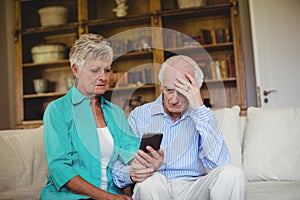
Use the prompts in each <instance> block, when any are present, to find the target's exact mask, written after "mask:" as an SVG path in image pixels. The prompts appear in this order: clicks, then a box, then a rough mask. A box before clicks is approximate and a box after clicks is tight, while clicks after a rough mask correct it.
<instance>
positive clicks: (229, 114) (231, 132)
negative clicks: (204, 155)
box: [214, 106, 242, 167]
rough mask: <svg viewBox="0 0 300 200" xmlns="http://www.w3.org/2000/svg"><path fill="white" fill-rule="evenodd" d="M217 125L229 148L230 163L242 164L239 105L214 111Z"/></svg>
mask: <svg viewBox="0 0 300 200" xmlns="http://www.w3.org/2000/svg"><path fill="white" fill-rule="evenodd" d="M214 113H215V115H216V118H217V120H218V127H219V129H220V130H221V132H222V133H223V136H224V139H225V142H226V144H227V147H228V149H229V153H230V157H231V163H232V164H235V165H237V166H239V167H241V166H242V150H241V148H242V134H241V132H240V117H239V114H240V107H239V106H233V107H232V108H222V109H219V110H215V111H214Z"/></svg>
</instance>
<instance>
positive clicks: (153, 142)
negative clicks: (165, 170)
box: [140, 133, 163, 153]
mask: <svg viewBox="0 0 300 200" xmlns="http://www.w3.org/2000/svg"><path fill="white" fill-rule="evenodd" d="M162 137H163V134H161V133H145V134H144V135H143V137H142V141H141V144H140V149H141V150H143V151H144V152H146V153H148V152H149V151H148V150H147V149H146V146H151V147H152V148H153V149H155V150H156V151H158V150H159V148H160V144H161V141H162Z"/></svg>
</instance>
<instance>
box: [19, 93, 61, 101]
mask: <svg viewBox="0 0 300 200" xmlns="http://www.w3.org/2000/svg"><path fill="white" fill-rule="evenodd" d="M65 94H66V92H47V93H40V94H25V95H23V98H24V99H33V98H42V97H56V96H63V95H65Z"/></svg>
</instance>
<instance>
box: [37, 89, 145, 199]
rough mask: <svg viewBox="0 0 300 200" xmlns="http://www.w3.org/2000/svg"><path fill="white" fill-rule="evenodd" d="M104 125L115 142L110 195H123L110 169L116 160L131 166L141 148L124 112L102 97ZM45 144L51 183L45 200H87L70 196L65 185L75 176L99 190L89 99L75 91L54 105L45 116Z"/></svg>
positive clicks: (97, 147)
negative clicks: (131, 161)
mask: <svg viewBox="0 0 300 200" xmlns="http://www.w3.org/2000/svg"><path fill="white" fill-rule="evenodd" d="M100 98H101V99H100V101H101V108H102V111H103V114H104V119H105V122H106V124H107V126H108V129H109V131H110V133H111V135H112V138H113V140H114V149H113V153H112V156H111V158H110V162H109V164H108V167H107V170H106V173H107V178H108V188H107V191H109V192H111V193H123V190H121V189H120V188H117V187H116V186H115V185H114V183H113V181H112V174H111V165H112V163H114V162H115V161H116V160H120V161H121V162H122V163H126V164H127V163H128V162H129V161H130V160H131V159H132V158H133V157H134V153H135V152H136V151H137V149H138V147H139V141H138V139H137V138H136V136H135V135H134V133H133V132H132V130H131V129H130V127H129V125H128V122H127V118H126V116H125V114H124V112H123V110H122V109H121V108H120V107H118V106H116V105H114V104H112V103H110V102H108V101H106V100H105V99H104V98H103V97H100ZM43 120H44V142H45V152H46V158H47V162H48V168H49V174H48V183H47V185H46V186H45V188H44V190H43V192H42V194H41V198H42V199H51V200H53V199H64V200H66V199H80V198H87V197H85V196H81V195H78V194H74V193H71V192H69V191H68V190H67V189H66V188H65V187H64V185H65V184H66V183H67V182H68V181H69V180H70V179H71V178H73V177H74V176H77V175H79V176H81V177H82V178H84V179H85V180H86V181H88V182H89V183H91V184H93V185H95V186H96V187H100V180H101V162H100V158H101V155H100V145H101V144H100V141H99V139H98V133H97V129H96V123H95V120H94V117H93V112H92V109H91V106H90V99H89V98H87V97H86V96H84V95H82V94H81V93H80V92H79V91H78V90H77V89H76V88H75V87H73V88H72V89H70V91H69V92H68V93H67V94H66V95H65V96H63V97H61V98H59V99H57V100H55V101H52V102H51V103H50V104H49V105H48V106H47V109H46V111H45V114H44V118H43Z"/></svg>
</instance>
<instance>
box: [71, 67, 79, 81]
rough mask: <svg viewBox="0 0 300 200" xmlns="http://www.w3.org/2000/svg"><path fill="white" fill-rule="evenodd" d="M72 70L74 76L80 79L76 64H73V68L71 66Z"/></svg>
mask: <svg viewBox="0 0 300 200" xmlns="http://www.w3.org/2000/svg"><path fill="white" fill-rule="evenodd" d="M71 69H72V72H73V74H74V76H75V77H76V78H78V74H79V73H78V71H79V70H78V68H77V67H76V65H75V64H73V65H72V66H71Z"/></svg>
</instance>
